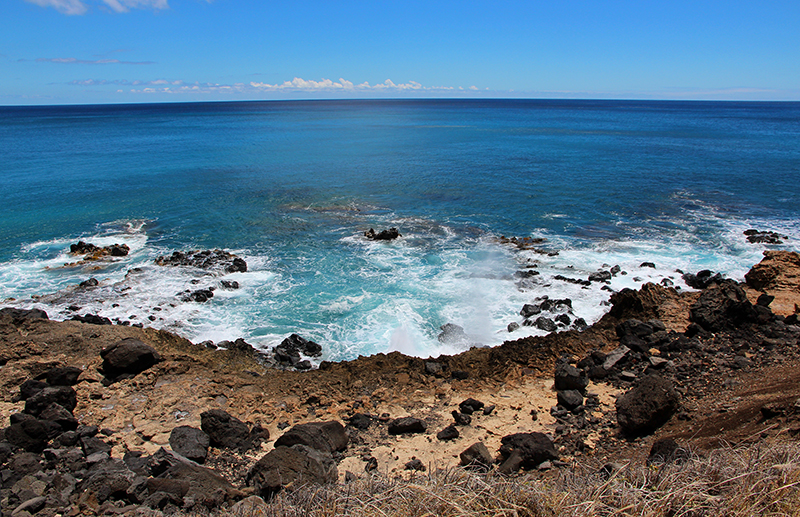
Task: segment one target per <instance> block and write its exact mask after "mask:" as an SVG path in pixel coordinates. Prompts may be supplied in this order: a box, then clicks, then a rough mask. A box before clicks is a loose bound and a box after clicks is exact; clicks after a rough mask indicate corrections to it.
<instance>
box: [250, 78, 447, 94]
mask: <svg viewBox="0 0 800 517" xmlns="http://www.w3.org/2000/svg"><path fill="white" fill-rule="evenodd" d="M250 86H251V87H253V88H256V89H258V90H262V91H272V92H275V91H295V92H315V91H369V90H373V91H374V90H384V91H385V90H396V91H403V90H440V89H442V88H430V87H425V86H422V85H421V84H419V83H418V82H416V81H409V82H408V83H401V84H395V83H394V82H392V80H391V79H386V81H384V82H382V83H378V84H375V85H370V84H369V83H368V82H366V81H365V82H363V83H361V84H353V82H351V81H348V80H347V79H342V78H340V79H339V80H338V81H331V80H330V79H322V80H321V81H314V80H305V79H301V78H300V77H295V78H294V79H292V80H291V81H284V82H283V83H276V84H269V83H256V82H251V83H250Z"/></svg>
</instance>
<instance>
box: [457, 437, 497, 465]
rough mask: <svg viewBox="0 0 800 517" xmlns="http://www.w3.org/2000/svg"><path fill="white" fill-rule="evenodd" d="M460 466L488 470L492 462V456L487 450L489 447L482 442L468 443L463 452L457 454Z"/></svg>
mask: <svg viewBox="0 0 800 517" xmlns="http://www.w3.org/2000/svg"><path fill="white" fill-rule="evenodd" d="M459 459H460V460H461V463H460V465H461V466H462V467H468V468H473V469H478V470H489V468H490V467H491V466H492V463H494V458H492V454H491V453H490V452H489V449H487V448H486V446H485V445H484V444H483V442H476V443H473V444H472V445H470V446H469V447H468V448H467V449H466V450H465V451H464V452H462V453H461V454H460V455H459Z"/></svg>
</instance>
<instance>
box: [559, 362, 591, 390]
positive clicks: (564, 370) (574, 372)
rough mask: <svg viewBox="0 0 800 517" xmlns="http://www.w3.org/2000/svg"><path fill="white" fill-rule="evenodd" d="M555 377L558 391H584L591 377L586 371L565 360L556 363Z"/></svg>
mask: <svg viewBox="0 0 800 517" xmlns="http://www.w3.org/2000/svg"><path fill="white" fill-rule="evenodd" d="M554 377H555V388H556V391H563V390H578V391H583V390H584V389H585V388H586V386H588V385H589V378H588V377H587V376H586V374H585V373H583V372H582V371H581V370H579V369H577V368H575V367H574V366H572V365H571V364H569V363H566V362H563V361H562V362H560V363H558V364H557V365H556V369H555V375H554Z"/></svg>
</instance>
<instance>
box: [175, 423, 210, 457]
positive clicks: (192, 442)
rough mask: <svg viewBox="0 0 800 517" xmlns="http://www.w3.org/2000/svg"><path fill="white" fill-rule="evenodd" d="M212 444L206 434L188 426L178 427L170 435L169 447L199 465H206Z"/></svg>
mask: <svg viewBox="0 0 800 517" xmlns="http://www.w3.org/2000/svg"><path fill="white" fill-rule="evenodd" d="M210 444H211V440H210V439H209V437H208V435H207V434H206V433H204V432H203V431H202V430H200V429H197V428H196V427H191V426H188V425H182V426H179V427H176V428H174V429H173V430H172V432H171V433H170V434H169V446H170V447H172V450H173V451H175V452H177V453H178V454H180V455H181V456H185V457H186V458H189V459H190V460H192V461H196V462H197V463H205V461H206V458H207V457H208V446H209V445H210Z"/></svg>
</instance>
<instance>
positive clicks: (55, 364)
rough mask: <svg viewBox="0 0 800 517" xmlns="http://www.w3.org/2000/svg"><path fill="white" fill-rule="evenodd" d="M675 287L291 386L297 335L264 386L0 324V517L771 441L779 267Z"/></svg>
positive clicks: (243, 502)
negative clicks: (599, 314)
mask: <svg viewBox="0 0 800 517" xmlns="http://www.w3.org/2000/svg"><path fill="white" fill-rule="evenodd" d="M92 253H97V250H94V251H92ZM101 254H102V252H101ZM108 254H109V255H113V253H111V252H109V253H108ZM210 257H211V256H210V255H209V256H208V257H199V256H194V257H189V258H187V257H186V256H183V257H180V256H175V257H165V258H164V265H171V264H172V263H173V262H174V263H175V264H182V263H183V262H185V261H186V260H194V259H195V258H197V259H200V258H205V259H208V258H210ZM222 258H224V259H230V257H222ZM231 260H232V259H231ZM225 263H226V264H227V262H225ZM230 264H231V265H232V266H233V267H236V268H241V267H242V264H239V263H234V262H230ZM215 267H216V266H215ZM219 267H221V268H223V270H225V269H224V268H225V267H227V266H225V265H222V266H219ZM244 267H246V266H244ZM697 276H699V277H701V278H705V279H706V281H705V282H704V284H705V285H703V289H702V291H699V292H687V293H681V292H679V291H677V290H675V289H672V288H669V287H664V286H659V285H654V284H646V285H645V286H643V287H642V289H640V290H638V291H631V290H623V291H621V292H619V293H615V294H614V295H613V296H612V298H611V303H612V307H611V310H610V311H609V312H608V314H607V315H606V316H604V317H603V318H602V319H601V320H600V321H598V322H597V323H595V324H594V325H592V326H590V327H588V328H585V329H583V330H582V331H578V330H575V329H573V330H568V331H562V332H554V333H551V334H549V335H547V336H544V337H536V338H533V337H529V338H524V339H519V340H515V341H507V342H506V343H504V344H503V345H501V346H498V347H494V348H474V349H471V350H469V351H467V352H464V353H462V354H459V355H456V356H442V357H438V358H431V359H427V360H423V359H418V358H413V357H408V356H404V355H402V354H399V353H391V354H378V355H375V356H370V357H361V358H358V359H356V360H353V361H347V362H342V363H327V362H323V363H321V364H320V366H319V368H318V369H316V370H310V371H298V369H304V368H299V367H300V366H301V365H300V363H301V362H302V361H304V359H303V357H307V356H313V354H314V353H316V350H317V349H316V347H314V346H313V345H314V344H313V343H312V342H307V341H305V340H303V339H302V338H300V337H299V336H296V338H294V337H293V339H290V340H287V341H288V342H287V343H286V346H285V347H284V346H283V345H282V349H281V350H280V351H279V352H276V353H275V357H276V361H277V364H278V365H282V366H284V367H287V366H288V367H291V368H290V369H276V368H274V367H270V366H275V364H272V363H269V362H265V361H264V360H263V357H262V356H261V354H259V352H257V351H256V350H254V349H253V348H252V347H249V346H246V345H247V344H246V343H244V342H242V343H239V344H238V345H237V343H236V342H232V343H230V346H225V347H224V348H226V349H224V350H214V349H212V348H210V347H209V346H206V345H204V344H193V343H191V342H189V341H187V340H185V339H183V338H180V337H178V336H175V335H173V334H170V333H168V332H165V331H158V330H154V329H149V328H136V327H132V326H123V325H98V324H96V323H97V322H94V321H65V322H54V321H50V320H48V319H47V318H46V315H45V314H44V313H42V312H41V311H35V310H34V311H23V310H19V309H2V311H0V341H2V343H3V347H2V350H1V352H0V354H2V357H0V364H1V365H2V368H0V382H2V384H3V387H4V390H3V392H4V393H5V396H4V398H3V400H2V403H0V417H2V419H3V425H7V427H6V428H5V429H4V430H3V434H2V440H0V460H2V492H0V503H2V510H3V512H9V514H11V515H15V516H24V515H43V516H44V515H48V516H49V515H57V514H60V515H66V514H69V515H80V514H86V515H94V514H109V515H112V514H114V515H120V514H122V515H137V514H143V513H142V512H145V509H147V510H146V511H147V512H156V513H147V514H148V515H155V514H157V512H162V513H164V514H175V513H183V512H211V513H224V512H227V511H233V512H234V513H235V512H241V511H243V510H242V508H244V507H246V508H248V509H251V510H252V509H253V508H256V509H257V508H262V510H264V509H266V508H268V505H269V504H271V503H270V501H271V500H272V499H273V498H274V496H275V495H276V494H278V493H282V492H283V491H292V490H296V489H298V488H299V487H301V486H303V485H308V484H330V483H342V484H346V483H349V482H353V481H354V480H357V479H361V478H364V477H365V476H388V477H394V476H400V477H408V476H414V475H421V473H422V472H430V471H432V470H436V469H441V468H452V467H457V466H461V467H464V468H469V469H473V470H478V471H489V472H492V473H494V474H492V475H495V474H497V473H499V474H502V475H506V476H516V475H535V476H547V475H549V473H551V472H554V471H560V470H563V469H570V468H575V466H576V465H578V464H581V465H585V464H587V463H591V464H597V465H599V466H601V467H602V468H605V469H606V470H608V471H613V470H614V469H616V468H619V464H620V462H621V461H625V460H631V459H635V458H640V459H641V460H642V461H645V460H646V457H648V456H649V461H651V462H662V463H663V462H665V461H666V462H669V461H676V460H677V461H680V460H681V458H684V457H685V456H686V455H687V454H689V452H688V451H696V450H698V449H702V448H704V447H712V446H714V445H716V444H718V443H720V442H721V441H726V442H728V443H747V441H748V440H750V441H753V440H762V441H768V440H773V439H774V440H781V439H791V438H792V437H794V436H796V435H797V434H798V433H800V407H798V406H797V405H796V404H795V401H797V400H798V399H800V383H799V382H797V381H798V380H800V379H798V377H800V375H797V374H796V373H794V372H795V371H796V370H797V368H796V367H795V366H796V365H797V362H798V352H800V349H798V338H799V337H800V326H798V316H797V312H798V306H797V303H799V302H800V255H798V254H797V253H793V252H765V257H764V260H762V262H761V263H760V264H758V265H756V266H754V267H753V269H752V270H751V271H750V272H749V273H748V275H747V277H746V280H747V281H746V283H745V284H741V285H740V284H738V283H736V282H734V281H731V280H725V279H722V278H719V277H717V278H714V277H713V275H700V274H698V275H697ZM189 294H191V293H189ZM538 310H539V311H541V310H542V307H541V305H540V306H539V307H538ZM528 311H529V312H531V311H533V312H534V313H535V310H534V308H532V307H531V308H528ZM533 315H535V314H530V316H533ZM526 318H527V317H526ZM535 321H536V320H534V322H535ZM281 354H282V355H281ZM301 354H302V355H301ZM302 366H303V367H306V366H307V365H302ZM754 386H757V387H759V388H761V389H763V390H766V391H765V392H763V393H761V392H759V393H758V394H752V393H751V392H752V390H753V387H754ZM770 386H774V389H772V390H769V389H768V388H769V387H770ZM748 390H750V391H748ZM237 505H238V506H237ZM248 511H250V510H248ZM252 511H255V510H252ZM264 511H266V510H264Z"/></svg>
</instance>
